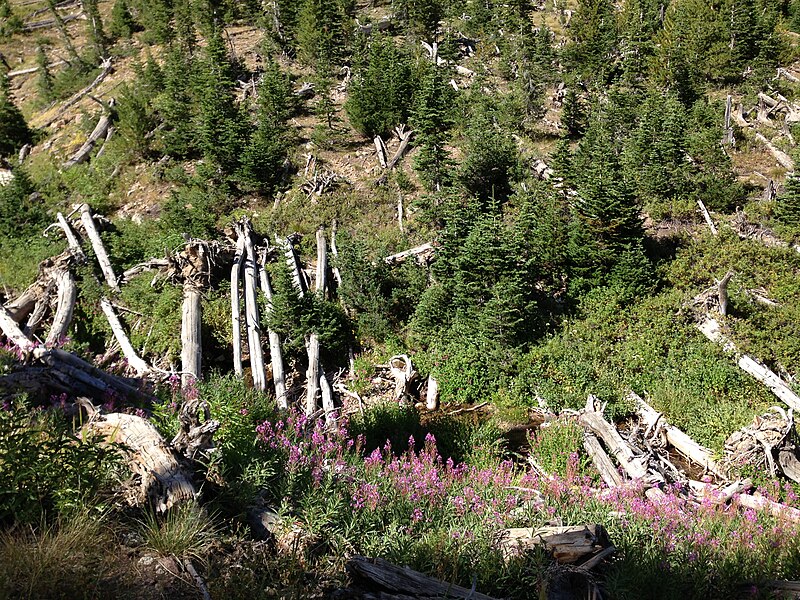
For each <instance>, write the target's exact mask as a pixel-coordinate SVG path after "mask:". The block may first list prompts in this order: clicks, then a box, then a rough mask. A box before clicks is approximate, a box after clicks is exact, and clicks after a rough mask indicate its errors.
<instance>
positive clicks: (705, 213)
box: [697, 198, 719, 235]
mask: <svg viewBox="0 0 800 600" xmlns="http://www.w3.org/2000/svg"><path fill="white" fill-rule="evenodd" d="M697 205H698V206H699V207H700V212H701V213H702V214H703V218H704V219H705V220H706V224H707V225H708V228H709V229H710V230H711V234H712V235H717V234H718V233H719V232H718V231H717V228H716V226H715V225H714V221H713V220H712V219H711V214H710V213H709V212H708V209H707V208H706V205H705V204H703V201H702V200H700V198H698V199H697Z"/></svg>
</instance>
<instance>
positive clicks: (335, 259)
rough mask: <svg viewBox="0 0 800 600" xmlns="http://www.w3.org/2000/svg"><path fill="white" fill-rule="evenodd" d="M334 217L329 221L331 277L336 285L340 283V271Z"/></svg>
mask: <svg viewBox="0 0 800 600" xmlns="http://www.w3.org/2000/svg"><path fill="white" fill-rule="evenodd" d="M336 229H337V227H336V219H334V220H333V222H332V223H331V254H333V268H332V271H333V278H334V280H336V285H337V287H338V286H341V285H342V273H341V271H339V249H338V248H337V247H336Z"/></svg>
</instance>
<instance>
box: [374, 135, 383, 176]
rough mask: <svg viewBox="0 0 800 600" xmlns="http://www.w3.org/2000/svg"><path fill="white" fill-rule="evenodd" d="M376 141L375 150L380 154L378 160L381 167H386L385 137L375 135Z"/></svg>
mask: <svg viewBox="0 0 800 600" xmlns="http://www.w3.org/2000/svg"><path fill="white" fill-rule="evenodd" d="M373 142H374V143H375V152H376V153H377V154H378V162H379V163H380V164H381V167H383V168H384V169H385V168H386V144H384V143H383V138H382V137H381V136H379V135H376V136H375V139H374V140H373Z"/></svg>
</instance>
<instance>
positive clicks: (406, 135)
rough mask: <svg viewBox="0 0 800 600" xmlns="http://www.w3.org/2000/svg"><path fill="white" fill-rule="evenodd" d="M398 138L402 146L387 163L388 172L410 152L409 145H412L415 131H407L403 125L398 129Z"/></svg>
mask: <svg viewBox="0 0 800 600" xmlns="http://www.w3.org/2000/svg"><path fill="white" fill-rule="evenodd" d="M396 133H397V137H398V138H399V139H400V145H399V146H398V147H397V150H396V151H395V153H394V156H392V158H391V160H390V161H389V162H387V163H386V170H387V171H391V170H392V169H394V168H395V166H396V165H397V163H398V162H400V159H402V158H403V156H405V154H406V152H407V151H408V145H409V144H410V143H411V137H412V136H413V135H414V130H413V129H409V130H406V129H405V128H404V127H403V126H402V125H401V126H400V127H397V128H396Z"/></svg>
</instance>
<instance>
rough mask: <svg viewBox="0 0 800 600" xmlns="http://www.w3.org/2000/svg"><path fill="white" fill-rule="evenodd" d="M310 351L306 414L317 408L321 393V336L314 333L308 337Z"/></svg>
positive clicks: (308, 350) (307, 372)
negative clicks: (318, 396)
mask: <svg viewBox="0 0 800 600" xmlns="http://www.w3.org/2000/svg"><path fill="white" fill-rule="evenodd" d="M306 351H307V352H308V370H307V371H306V415H307V416H308V415H311V414H313V413H314V412H316V410H317V394H318V393H319V372H320V366H319V337H317V334H316V333H312V334H310V335H309V336H308V338H307V339H306Z"/></svg>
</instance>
